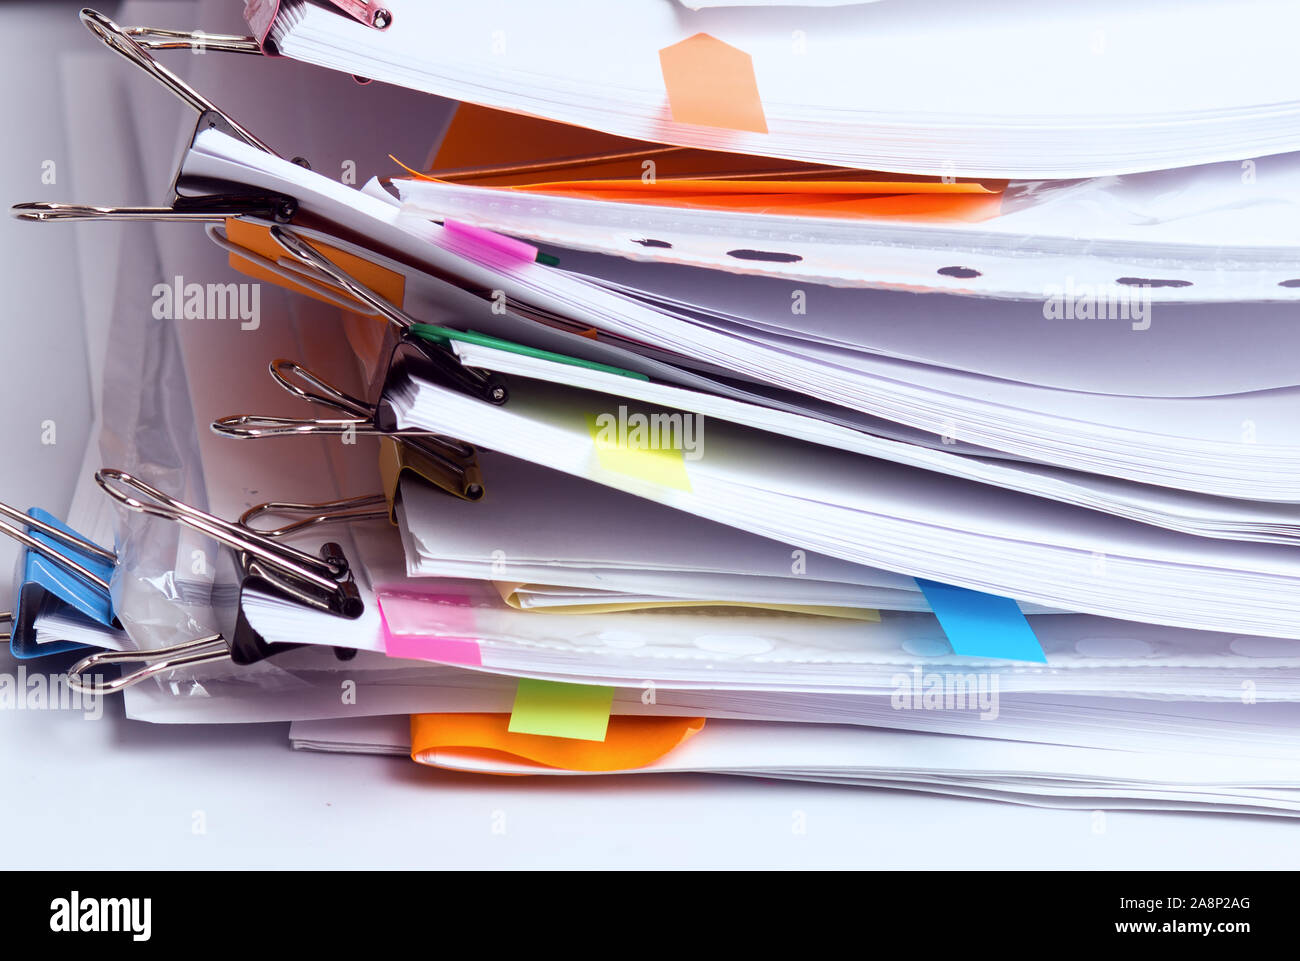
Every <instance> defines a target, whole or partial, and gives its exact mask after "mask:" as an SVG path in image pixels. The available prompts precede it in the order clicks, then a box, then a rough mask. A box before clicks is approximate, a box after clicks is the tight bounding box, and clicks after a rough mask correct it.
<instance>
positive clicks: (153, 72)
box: [81, 7, 279, 156]
mask: <svg viewBox="0 0 1300 961" xmlns="http://www.w3.org/2000/svg"><path fill="white" fill-rule="evenodd" d="M81 22H82V23H84V24H85V25H86V27H87V29H89V30H90V32H91V33H93V34H94V35H95V36H97V37H98V38H99V39H100V40H102V41H103V42H104V43H105V44H106V45H107V46H108V47H109V48H110V49H112V50H114V51H116V52H117V53H119V54H121V55H122V56H123V57H125V58H126V59H127V60H130V61H131V62H132V63H133V64H135V65H136V66H137V67H139V68H140V69H141V70H143V71H144V72H145V73H147V74H149V75H150V76H151V77H153V78H154V79H155V80H157V81H158V82H159V83H160V84H162V85H163V86H164V87H166V88H167V89H168V90H170V91H171V92H172V93H173V94H175V95H176V96H177V97H178V98H180V99H181V100H183V101H184V102H185V103H187V104H189V105H190V106H191V107H193V108H194V109H195V110H197V111H198V112H199V113H207V112H209V111H211V112H212V113H215V114H217V115H218V116H220V117H221V119H222V120H224V121H225V122H226V123H228V124H229V125H230V127H231V129H232V130H234V131H235V132H236V133H237V134H239V136H240V137H242V138H244V140H246V141H248V143H250V144H252V145H253V146H254V147H256V148H258V149H259V150H263V151H265V152H266V153H269V154H271V155H272V156H279V155H278V154H276V152H275V151H274V150H272V149H271V148H270V147H269V146H267V145H266V144H265V143H263V142H262V141H261V140H259V139H258V138H257V137H256V136H254V135H253V133H252V132H251V131H249V130H247V129H245V128H244V126H243V125H242V124H240V123H239V122H238V121H237V120H235V119H234V118H233V117H231V116H230V115H229V114H227V113H226V112H225V111H224V110H222V109H221V108H220V107H218V106H217V105H216V104H215V103H213V102H212V101H211V100H209V99H208V98H207V97H205V96H203V94H201V93H199V92H198V91H197V90H195V89H194V88H193V87H191V86H190V85H189V84H188V83H186V82H185V81H184V80H182V79H181V78H180V77H179V76H177V75H176V74H175V73H173V72H172V71H171V70H169V69H167V68H166V67H165V66H163V65H162V64H161V63H159V62H158V61H157V60H156V59H155V58H154V56H153V54H151V53H150V52H149V51H148V50H146V49H145V48H144V47H143V46H142V45H141V44H140V43H138V42H137V41H136V40H135V38H133V37H132V36H131V34H130V32H129V31H128V30H124V29H123V28H122V27H119V26H118V25H117V24H116V23H114V22H113V21H112V20H111V19H109V18H108V17H106V16H104V15H103V14H102V13H100V12H99V11H98V10H92V9H91V8H89V7H86V8H85V9H83V10H82V11H81Z"/></svg>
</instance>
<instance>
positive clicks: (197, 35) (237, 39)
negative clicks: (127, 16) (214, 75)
mask: <svg viewBox="0 0 1300 961" xmlns="http://www.w3.org/2000/svg"><path fill="white" fill-rule="evenodd" d="M123 32H124V33H125V34H126V35H127V36H128V37H130V38H131V39H132V40H134V41H135V42H136V43H138V44H139V45H140V46H141V47H143V48H144V49H145V50H203V51H208V50H211V51H214V52H216V53H247V54H254V55H256V56H259V57H260V56H261V55H262V47H261V45H260V44H259V43H258V42H257V38H256V37H247V36H242V35H240V34H233V33H204V32H203V31H202V30H164V29H162V28H160V27H126V28H125V29H124V30H123Z"/></svg>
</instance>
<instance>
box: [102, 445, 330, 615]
mask: <svg viewBox="0 0 1300 961" xmlns="http://www.w3.org/2000/svg"><path fill="white" fill-rule="evenodd" d="M95 482H96V483H98V484H99V486H100V487H101V488H103V489H104V492H105V493H107V494H108V495H109V496H110V497H112V498H113V499H114V500H115V501H117V502H118V503H119V504H122V505H123V506H125V507H127V508H128V509H130V510H133V511H136V512H137V513H141V514H149V515H151V516H153V517H162V518H166V519H167V520H172V521H176V522H178V523H180V524H184V525H185V526H187V527H190V528H192V529H194V530H196V531H198V532H199V533H201V534H207V535H208V536H209V537H211V538H212V539H213V540H216V541H220V542H221V543H223V544H225V545H226V546H227V547H229V548H231V549H232V550H234V551H236V553H238V554H241V555H244V556H247V557H249V558H251V559H253V560H255V561H256V562H258V563H260V564H261V565H263V566H264V568H266V569H268V570H272V571H278V572H280V573H281V574H284V575H289V576H290V577H293V578H296V579H298V580H299V581H301V582H303V583H304V584H307V585H310V586H311V587H312V588H314V589H315V590H317V591H320V592H322V593H323V594H326V595H330V594H333V593H335V592H336V591H337V590H338V589H339V585H340V584H342V583H344V582H345V581H347V579H348V576H349V574H350V571H349V569H348V566H347V563H346V562H345V561H341V560H339V561H334V560H326V559H324V558H322V557H319V556H316V555H314V554H308V553H307V552H306V551H300V550H298V549H297V548H294V547H290V546H289V545H287V544H280V543H277V542H276V541H275V540H273V539H272V538H269V537H265V536H263V535H261V534H258V533H255V532H254V531H251V530H249V529H248V528H246V527H241V526H239V525H238V524H233V523H231V522H229V521H224V520H222V519H221V518H219V517H214V516H213V515H211V514H209V513H207V512H205V511H201V510H199V509H198V508H196V507H191V506H190V505H188V504H185V503H182V502H181V501H178V500H176V498H174V497H169V496H168V495H167V494H164V493H163V492H162V491H160V490H158V489H157V488H156V487H151V486H150V485H149V484H146V483H145V482H144V481H142V480H140V479H139V478H136V477H132V476H131V475H130V474H128V473H127V472H126V471H121V470H114V469H112V468H107V467H105V468H102V469H100V470H98V471H96V472H95ZM137 495H142V496H143V497H145V498H148V499H147V500H142V499H141V497H140V496H137Z"/></svg>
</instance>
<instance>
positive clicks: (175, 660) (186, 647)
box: [68, 634, 230, 694]
mask: <svg viewBox="0 0 1300 961" xmlns="http://www.w3.org/2000/svg"><path fill="white" fill-rule="evenodd" d="M229 659H230V648H229V647H228V646H227V645H226V641H225V638H223V637H222V636H221V635H220V634H210V635H208V636H207V637H201V638H199V639H198V640H194V641H186V642H185V643H184V644H173V645H172V646H171V647H160V648H157V649H155V650H152V651H100V652H98V653H96V654H91V655H90V656H89V657H83V658H82V659H81V660H79V661H78V662H77V663H76V664H73V665H72V667H70V668H68V687H70V688H72V689H73V690H74V691H80V692H81V693H82V694H116V693H117V692H118V691H124V690H126V689H127V688H128V687H134V686H135V685H136V684H139V683H140V682H141V681H144V680H148V679H149V678H151V677H153V676H154V675H155V674H162V673H164V672H165V671H170V670H173V669H175V668H178V667H187V666H189V665H193V664H208V663H211V662H214V661H222V660H229ZM122 663H130V664H144V665H145V666H144V667H142V668H140V669H139V670H135V671H132V672H131V673H130V674H123V675H122V676H121V677H119V678H118V679H117V680H115V681H92V682H87V681H84V680H83V679H82V678H83V677H85V676H86V675H89V674H90V673H91V672H92V671H93V670H94V669H95V668H97V667H103V666H104V665H107V664H122Z"/></svg>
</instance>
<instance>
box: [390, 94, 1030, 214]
mask: <svg viewBox="0 0 1300 961" xmlns="http://www.w3.org/2000/svg"><path fill="white" fill-rule="evenodd" d="M593 158H602V159H593ZM407 170H408V172H409V173H410V174H411V175H412V176H413V177H418V178H421V179H428V180H441V181H444V182H450V183H462V184H467V185H472V186H476V187H495V188H499V189H509V190H513V191H516V192H528V193H537V194H544V195H547V196H557V197H577V198H583V199H588V200H600V201H606V202H611V203H633V204H645V205H652V206H659V207H677V208H688V207H689V208H702V209H712V210H729V211H740V212H749V213H767V214H784V215H798V216H813V217H833V218H859V219H906V220H920V221H948V222H951V221H976V220H986V219H988V218H990V217H994V216H997V214H998V213H999V212H1000V210H1001V203H1002V192H1003V189H1004V187H1005V183H1002V182H995V183H987V182H978V181H971V180H966V181H954V182H945V180H944V179H942V178H927V179H918V178H915V177H903V176H898V175H893V174H888V173H878V172H872V171H859V170H844V169H841V168H834V167H825V166H819V165H816V164H805V163H799V162H796V161H787V160H781V159H779V158H771V157H755V156H749V155H746V154H732V153H726V152H722V151H711V150H697V149H693V148H678V147H665V146H664V145H662V144H654V143H647V142H644V141H636V140H628V139H626V138H622V137H615V136H611V135H609V134H604V133H601V132H599V131H594V130H588V129H586V128H583V127H574V126H570V125H568V124H562V123H556V122H554V121H550V120H542V119H539V118H536V117H528V116H523V115H520V114H514V113H508V112H505V111H500V110H493V109H491V108H488V107H480V106H475V105H472V104H461V105H460V106H459V107H458V108H457V110H456V116H455V117H454V118H453V120H452V123H451V126H450V127H449V129H448V131H447V135H446V136H445V137H444V138H443V143H442V146H441V147H440V149H439V150H438V153H437V156H436V157H435V158H434V166H433V168H431V171H430V172H429V173H421V172H419V171H415V170H411V169H410V168H407Z"/></svg>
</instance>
